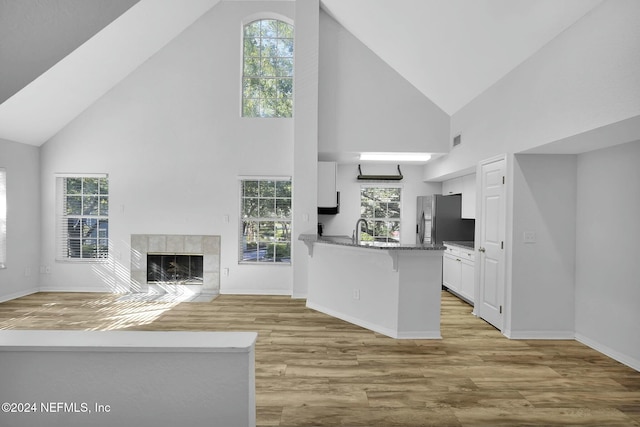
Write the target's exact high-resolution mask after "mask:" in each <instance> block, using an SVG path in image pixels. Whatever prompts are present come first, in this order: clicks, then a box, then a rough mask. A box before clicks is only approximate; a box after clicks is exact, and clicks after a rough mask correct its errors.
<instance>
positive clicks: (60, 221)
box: [55, 173, 110, 263]
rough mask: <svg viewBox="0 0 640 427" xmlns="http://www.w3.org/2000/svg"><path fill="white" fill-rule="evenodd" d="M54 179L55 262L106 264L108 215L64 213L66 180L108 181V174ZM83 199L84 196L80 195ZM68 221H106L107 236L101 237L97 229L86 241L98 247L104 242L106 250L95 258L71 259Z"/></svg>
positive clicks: (63, 175)
mask: <svg viewBox="0 0 640 427" xmlns="http://www.w3.org/2000/svg"><path fill="white" fill-rule="evenodd" d="M55 178H56V248H57V250H56V261H59V262H70V263H103V262H107V259H108V258H109V252H110V250H109V246H110V240H109V235H108V221H109V215H108V213H107V215H85V214H84V213H82V214H74V215H68V214H67V213H66V197H67V195H66V180H67V178H76V179H77V178H85V179H92V178H93V179H102V178H104V179H107V180H108V179H109V175H108V174H103V173H79V174H67V173H64V174H55ZM82 196H83V197H84V196H85V194H84V193H82ZM100 197H105V195H103V194H101V195H100ZM106 197H107V198H109V197H110V195H109V194H108V193H107V194H106ZM69 219H77V220H79V221H81V222H82V221H83V220H89V219H91V220H98V221H107V234H106V235H105V236H101V230H100V228H98V230H97V233H96V236H95V237H91V238H86V239H91V240H93V239H96V240H97V243H98V246H100V241H105V240H106V250H105V251H100V252H98V253H97V254H96V256H95V257H86V258H80V257H72V256H70V254H69V244H68V242H69V230H68V220H69ZM80 239H81V241H82V240H84V239H85V236H81V237H80Z"/></svg>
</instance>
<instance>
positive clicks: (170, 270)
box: [147, 253, 204, 285]
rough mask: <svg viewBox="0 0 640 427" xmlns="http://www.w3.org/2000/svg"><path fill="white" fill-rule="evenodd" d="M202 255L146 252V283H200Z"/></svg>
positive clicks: (202, 269)
mask: <svg viewBox="0 0 640 427" xmlns="http://www.w3.org/2000/svg"><path fill="white" fill-rule="evenodd" d="M203 271H204V268H203V255H201V254H154V253H148V254H147V283H167V282H169V283H173V284H183V285H202V283H203Z"/></svg>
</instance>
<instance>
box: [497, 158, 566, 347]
mask: <svg viewBox="0 0 640 427" xmlns="http://www.w3.org/2000/svg"><path fill="white" fill-rule="evenodd" d="M513 170H514V172H513V179H512V182H511V185H513V230H512V236H513V241H512V247H511V260H512V261H511V262H512V265H511V278H510V279H508V280H510V281H511V286H510V287H509V292H510V294H509V297H510V303H509V304H507V307H508V310H507V316H506V317H505V334H506V335H507V336H509V337H511V338H563V339H571V338H573V336H574V309H573V305H574V298H575V297H574V284H575V244H576V243H575V242H576V229H575V218H576V156H575V155H538V154H521V155H516V156H514V165H513ZM525 232H534V233H535V243H525V241H524V233H525Z"/></svg>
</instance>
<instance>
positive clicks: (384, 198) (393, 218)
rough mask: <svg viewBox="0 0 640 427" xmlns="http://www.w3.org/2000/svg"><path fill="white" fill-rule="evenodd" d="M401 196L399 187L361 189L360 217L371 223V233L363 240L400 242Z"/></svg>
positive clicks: (366, 234) (364, 235) (365, 234)
mask: <svg viewBox="0 0 640 427" xmlns="http://www.w3.org/2000/svg"><path fill="white" fill-rule="evenodd" d="M400 194H401V189H400V188H398V187H371V186H363V187H361V188H360V216H361V217H362V218H365V219H366V220H367V222H368V223H369V233H364V227H363V232H362V234H361V236H362V240H374V241H376V242H390V243H399V242H400Z"/></svg>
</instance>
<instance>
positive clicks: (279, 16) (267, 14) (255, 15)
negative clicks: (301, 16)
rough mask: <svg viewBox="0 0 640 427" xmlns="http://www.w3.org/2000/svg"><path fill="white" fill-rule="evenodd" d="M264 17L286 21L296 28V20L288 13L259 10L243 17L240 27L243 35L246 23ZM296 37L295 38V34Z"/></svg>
mask: <svg viewBox="0 0 640 427" xmlns="http://www.w3.org/2000/svg"><path fill="white" fill-rule="evenodd" d="M236 1H241V0H236ZM242 1H254V0H242ZM289 1H294V0H289ZM263 19H275V20H276V21H282V22H286V23H287V24H289V25H291V26H292V27H294V30H295V24H294V22H295V21H294V20H293V19H292V18H290V17H288V16H286V15H283V14H281V13H276V12H257V13H252V14H251V15H247V16H245V17H244V18H242V21H241V27H240V28H241V30H242V35H244V27H245V26H246V25H248V24H251V23H252V22H255V21H261V20H263ZM294 38H295V35H294ZM240 40H242V38H241V39H240Z"/></svg>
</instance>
